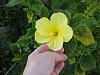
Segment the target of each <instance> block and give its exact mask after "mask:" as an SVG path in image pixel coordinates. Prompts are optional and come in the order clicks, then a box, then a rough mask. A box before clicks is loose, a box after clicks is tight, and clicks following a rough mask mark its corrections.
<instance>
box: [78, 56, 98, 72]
mask: <svg viewBox="0 0 100 75" xmlns="http://www.w3.org/2000/svg"><path fill="white" fill-rule="evenodd" d="M79 61H80V67H81V69H82V70H83V71H86V70H91V69H94V68H96V62H95V60H94V58H93V56H92V55H83V56H81V57H80V60H79Z"/></svg>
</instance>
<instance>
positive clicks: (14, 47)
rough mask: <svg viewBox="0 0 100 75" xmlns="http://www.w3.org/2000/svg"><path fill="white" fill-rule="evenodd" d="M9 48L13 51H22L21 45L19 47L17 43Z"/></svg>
mask: <svg viewBox="0 0 100 75" xmlns="http://www.w3.org/2000/svg"><path fill="white" fill-rule="evenodd" d="M9 48H10V49H11V50H19V49H20V47H19V45H18V44H17V43H11V44H10V45H9Z"/></svg>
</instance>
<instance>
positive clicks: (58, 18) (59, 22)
mask: <svg viewBox="0 0 100 75" xmlns="http://www.w3.org/2000/svg"><path fill="white" fill-rule="evenodd" d="M50 21H51V22H52V23H53V24H54V25H56V26H57V28H59V29H63V28H64V27H65V26H66V25H67V24H68V19H67V17H66V16H65V15H64V14H63V13H61V12H58V13H54V14H53V15H52V16H51V17H50Z"/></svg>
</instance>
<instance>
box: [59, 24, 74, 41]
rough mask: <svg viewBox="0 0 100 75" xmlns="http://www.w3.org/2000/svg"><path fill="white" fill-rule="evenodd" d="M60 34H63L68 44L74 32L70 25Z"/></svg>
mask: <svg viewBox="0 0 100 75" xmlns="http://www.w3.org/2000/svg"><path fill="white" fill-rule="evenodd" d="M60 34H62V36H63V39H64V42H68V41H70V39H71V38H72V36H73V30H72V28H71V27H70V26H69V25H67V26H66V28H65V29H64V30H63V31H62V32H61V33H60Z"/></svg>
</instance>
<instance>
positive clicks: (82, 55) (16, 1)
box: [0, 0, 100, 75]
mask: <svg viewBox="0 0 100 75" xmlns="http://www.w3.org/2000/svg"><path fill="white" fill-rule="evenodd" d="M54 12H63V13H64V14H65V15H66V16H67V17H68V20H69V25H70V26H71V27H72V28H73V30H74V36H73V38H72V40H71V41H70V42H68V43H64V48H65V53H67V55H68V60H67V61H66V62H65V63H66V64H65V68H64V69H63V71H62V72H61V74H60V75H85V74H86V75H100V72H99V71H100V2H99V0H0V27H2V26H10V28H11V29H10V34H9V38H6V39H5V40H4V39H0V41H2V42H4V43H3V45H1V44H0V59H1V61H0V75H22V72H23V69H24V67H25V63H26V60H27V56H28V54H29V53H30V52H32V51H33V50H34V48H36V47H38V46H39V44H38V43H36V42H35V40H34V32H35V22H36V20H37V19H39V18H41V17H48V18H49V17H50V15H51V14H52V13H54ZM0 36H1V35H0ZM12 36H13V37H12ZM5 41H6V42H5ZM9 44H10V45H9Z"/></svg>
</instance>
